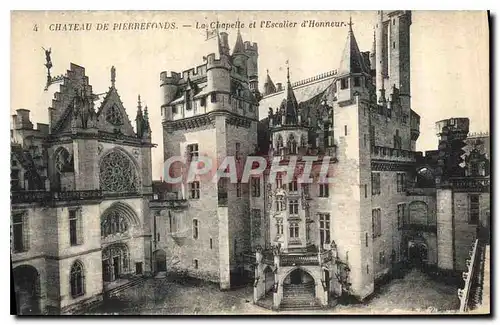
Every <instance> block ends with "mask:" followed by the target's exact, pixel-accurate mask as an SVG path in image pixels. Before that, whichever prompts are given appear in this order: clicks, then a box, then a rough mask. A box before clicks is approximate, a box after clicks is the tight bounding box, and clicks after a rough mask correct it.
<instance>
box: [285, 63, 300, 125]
mask: <svg viewBox="0 0 500 325" xmlns="http://www.w3.org/2000/svg"><path fill="white" fill-rule="evenodd" d="M286 79H287V82H286V97H285V99H283V101H282V102H281V111H282V112H284V114H285V124H286V125H294V124H298V116H299V104H298V103H297V98H296V97H295V93H294V92H293V88H292V84H291V83H290V69H289V68H287V76H286Z"/></svg>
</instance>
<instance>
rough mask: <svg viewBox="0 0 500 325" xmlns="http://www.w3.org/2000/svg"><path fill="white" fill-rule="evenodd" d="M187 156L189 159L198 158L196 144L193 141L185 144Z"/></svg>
mask: <svg viewBox="0 0 500 325" xmlns="http://www.w3.org/2000/svg"><path fill="white" fill-rule="evenodd" d="M187 151H188V158H189V160H190V161H191V160H197V159H198V144H197V143H193V144H190V145H188V146H187Z"/></svg>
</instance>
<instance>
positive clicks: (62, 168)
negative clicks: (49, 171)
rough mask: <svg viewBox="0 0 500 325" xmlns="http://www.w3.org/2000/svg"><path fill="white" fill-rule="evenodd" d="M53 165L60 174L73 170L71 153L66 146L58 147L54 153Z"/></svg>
mask: <svg viewBox="0 0 500 325" xmlns="http://www.w3.org/2000/svg"><path fill="white" fill-rule="evenodd" d="M54 167H55V169H56V170H57V171H58V172H59V173H61V174H62V173H72V172H74V170H75V169H74V163H73V155H72V154H70V153H69V151H68V150H67V149H66V148H63V147H60V148H58V149H57V150H56V153H55V155H54Z"/></svg>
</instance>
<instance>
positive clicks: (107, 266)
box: [102, 243, 130, 282]
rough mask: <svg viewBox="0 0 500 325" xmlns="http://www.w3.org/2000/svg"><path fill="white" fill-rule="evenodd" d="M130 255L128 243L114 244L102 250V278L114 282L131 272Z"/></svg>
mask: <svg viewBox="0 0 500 325" xmlns="http://www.w3.org/2000/svg"><path fill="white" fill-rule="evenodd" d="M129 259H130V255H129V251H128V247H127V245H125V244H123V243H118V244H112V245H110V246H108V247H106V248H105V249H104V250H103V251H102V278H103V281H104V282H112V281H115V280H117V279H119V278H120V277H122V276H123V275H125V274H128V273H130V261H129Z"/></svg>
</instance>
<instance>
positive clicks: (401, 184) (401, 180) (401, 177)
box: [396, 173, 406, 192]
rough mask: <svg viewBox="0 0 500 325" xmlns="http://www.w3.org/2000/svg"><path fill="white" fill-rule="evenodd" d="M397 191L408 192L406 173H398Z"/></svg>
mask: <svg viewBox="0 0 500 325" xmlns="http://www.w3.org/2000/svg"><path fill="white" fill-rule="evenodd" d="M396 177H397V179H396V182H397V190H398V192H406V174H405V173H397V175H396Z"/></svg>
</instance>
